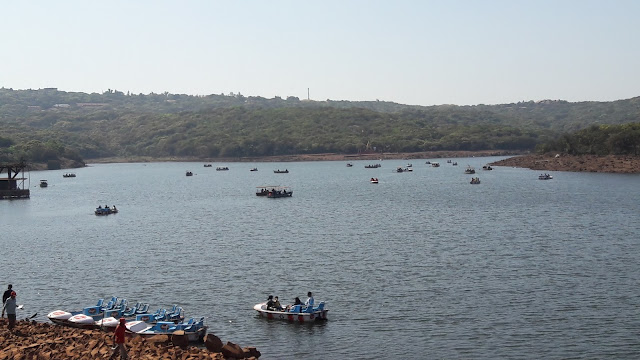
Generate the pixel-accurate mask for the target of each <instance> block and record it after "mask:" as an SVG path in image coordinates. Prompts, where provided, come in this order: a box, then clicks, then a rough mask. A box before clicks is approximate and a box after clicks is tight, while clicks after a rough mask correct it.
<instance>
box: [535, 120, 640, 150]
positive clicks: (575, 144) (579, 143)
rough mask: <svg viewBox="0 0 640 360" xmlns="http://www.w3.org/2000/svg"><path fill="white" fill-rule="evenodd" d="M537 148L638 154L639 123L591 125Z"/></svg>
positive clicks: (639, 140)
mask: <svg viewBox="0 0 640 360" xmlns="http://www.w3.org/2000/svg"><path fill="white" fill-rule="evenodd" d="M537 150H538V152H541V153H547V152H562V153H567V154H571V155H585V154H589V155H640V123H629V124H623V125H592V126H590V127H588V128H586V129H583V130H580V131H577V132H575V133H573V134H565V135H562V136H561V137H560V138H558V139H556V140H554V141H550V142H548V143H545V144H540V145H538V148H537Z"/></svg>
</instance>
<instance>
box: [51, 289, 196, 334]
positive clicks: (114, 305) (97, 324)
mask: <svg viewBox="0 0 640 360" xmlns="http://www.w3.org/2000/svg"><path fill="white" fill-rule="evenodd" d="M47 317H48V318H49V320H51V322H53V323H55V324H58V325H62V326H69V327H75V328H81V329H102V330H106V331H113V330H114V328H115V327H116V326H117V325H118V323H119V321H120V319H121V318H124V319H125V326H126V328H127V331H128V332H130V333H135V334H137V335H138V336H143V337H151V336H154V335H161V334H167V335H171V334H173V333H174V332H176V331H178V330H182V331H183V332H184V335H185V336H186V337H187V339H188V340H189V341H194V342H195V341H202V340H203V338H204V336H205V335H206V333H207V326H205V325H204V317H201V318H190V319H189V320H187V321H185V317H184V310H183V309H182V307H180V306H178V305H173V307H172V308H171V309H170V310H167V309H164V308H160V309H158V310H156V311H155V312H149V304H147V303H141V302H138V303H136V304H135V305H133V306H131V307H130V306H129V304H128V302H127V300H126V299H122V298H118V297H115V296H114V297H112V298H111V300H109V302H108V303H107V304H104V299H99V300H98V302H97V304H96V305H94V306H88V307H85V308H83V309H82V310H76V311H66V310H55V311H52V312H50V313H49V314H48V315H47Z"/></svg>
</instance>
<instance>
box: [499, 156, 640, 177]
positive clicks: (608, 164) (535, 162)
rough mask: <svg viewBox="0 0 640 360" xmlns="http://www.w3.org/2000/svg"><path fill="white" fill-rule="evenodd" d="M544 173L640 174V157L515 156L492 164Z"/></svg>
mask: <svg viewBox="0 0 640 360" xmlns="http://www.w3.org/2000/svg"><path fill="white" fill-rule="evenodd" d="M491 165H492V166H511V167H518V168H527V169H531V170H544V171H571V172H599V173H612V174H638V173H640V156H634V155H604V156H597V155H568V154H550V153H549V154H542V155H539V154H536V155H534V154H531V155H522V156H514V157H510V158H508V159H504V160H500V161H496V162H493V163H491Z"/></svg>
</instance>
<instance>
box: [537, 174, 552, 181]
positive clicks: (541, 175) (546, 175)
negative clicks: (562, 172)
mask: <svg viewBox="0 0 640 360" xmlns="http://www.w3.org/2000/svg"><path fill="white" fill-rule="evenodd" d="M551 179H553V176H551V175H549V174H540V176H538V180H551Z"/></svg>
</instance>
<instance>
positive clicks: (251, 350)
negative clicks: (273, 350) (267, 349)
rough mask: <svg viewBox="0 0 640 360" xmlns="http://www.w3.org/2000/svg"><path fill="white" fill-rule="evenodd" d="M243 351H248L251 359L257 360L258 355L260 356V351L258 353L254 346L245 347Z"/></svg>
mask: <svg viewBox="0 0 640 360" xmlns="http://www.w3.org/2000/svg"><path fill="white" fill-rule="evenodd" d="M244 349H246V350H249V355H250V356H251V357H255V358H259V357H260V355H262V354H261V353H260V351H258V349H256V347H255V346H247V347H246V348H244Z"/></svg>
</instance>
